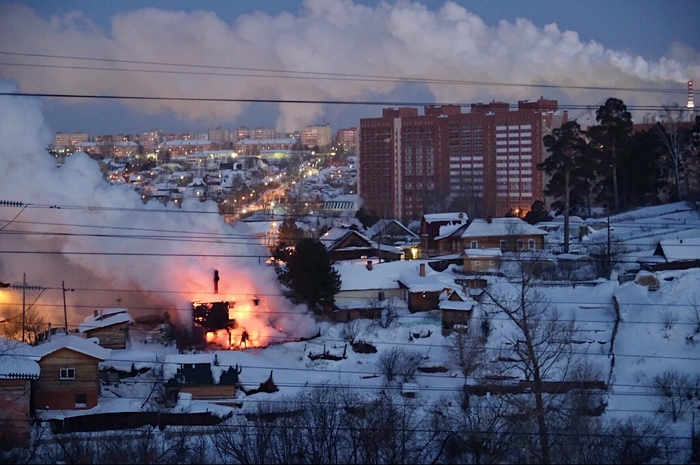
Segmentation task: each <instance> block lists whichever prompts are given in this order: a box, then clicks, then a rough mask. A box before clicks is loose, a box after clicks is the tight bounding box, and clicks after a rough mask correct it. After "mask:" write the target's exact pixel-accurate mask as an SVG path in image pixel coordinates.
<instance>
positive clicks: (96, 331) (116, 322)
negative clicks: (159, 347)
mask: <svg viewBox="0 0 700 465" xmlns="http://www.w3.org/2000/svg"><path fill="white" fill-rule="evenodd" d="M130 324H131V316H130V315H129V312H128V311H127V309H126V308H104V309H100V310H95V312H94V314H93V315H90V316H88V317H87V318H85V321H84V322H82V323H81V324H80V325H78V331H79V332H81V333H84V334H85V336H86V337H87V338H93V337H95V338H97V339H98V341H99V342H98V344H100V345H101V346H102V347H104V348H107V349H126V346H127V343H128V342H129V325H130Z"/></svg>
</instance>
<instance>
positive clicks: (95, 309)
mask: <svg viewBox="0 0 700 465" xmlns="http://www.w3.org/2000/svg"><path fill="white" fill-rule="evenodd" d="M95 318H97V309H95Z"/></svg>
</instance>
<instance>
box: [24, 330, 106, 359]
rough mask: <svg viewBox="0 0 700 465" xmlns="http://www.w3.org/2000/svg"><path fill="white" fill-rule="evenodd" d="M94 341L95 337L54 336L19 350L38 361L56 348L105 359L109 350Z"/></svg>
mask: <svg viewBox="0 0 700 465" xmlns="http://www.w3.org/2000/svg"><path fill="white" fill-rule="evenodd" d="M95 341H96V338H90V339H85V338H82V337H78V336H73V335H67V336H55V337H53V338H52V339H51V340H50V341H48V342H45V343H43V344H39V345H37V346H33V347H27V348H25V349H22V350H20V351H19V352H20V353H21V354H22V355H26V356H29V357H30V358H32V359H34V360H37V361H38V360H41V359H42V358H44V357H46V356H47V355H49V354H52V353H54V352H56V351H57V350H61V349H69V350H73V351H75V352H80V353H81V354H85V355H87V356H89V357H93V358H96V359H99V360H107V359H108V358H109V354H110V350H109V349H105V348H104V347H101V346H99V345H98V344H97V342H95Z"/></svg>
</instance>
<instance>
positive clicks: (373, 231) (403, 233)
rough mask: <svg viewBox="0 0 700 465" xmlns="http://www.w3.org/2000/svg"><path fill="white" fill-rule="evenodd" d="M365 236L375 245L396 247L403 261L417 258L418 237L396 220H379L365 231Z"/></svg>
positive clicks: (418, 248)
mask: <svg viewBox="0 0 700 465" xmlns="http://www.w3.org/2000/svg"><path fill="white" fill-rule="evenodd" d="M365 236H367V237H368V238H370V239H371V240H373V241H374V242H376V243H377V244H380V245H385V244H386V245H392V246H395V247H398V248H399V249H400V250H402V251H403V255H404V259H405V260H413V259H416V258H418V253H419V250H420V237H419V236H418V235H417V234H416V233H414V232H413V231H411V230H410V229H408V228H407V227H406V226H404V225H403V224H401V223H400V222H399V221H397V220H390V219H382V220H379V221H377V222H376V223H375V224H374V225H372V227H370V228H368V229H367V231H365Z"/></svg>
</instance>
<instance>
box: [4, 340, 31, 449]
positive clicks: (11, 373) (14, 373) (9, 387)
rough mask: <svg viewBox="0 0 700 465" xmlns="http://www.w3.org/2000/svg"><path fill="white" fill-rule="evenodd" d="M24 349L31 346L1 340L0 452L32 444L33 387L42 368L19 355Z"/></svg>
mask: <svg viewBox="0 0 700 465" xmlns="http://www.w3.org/2000/svg"><path fill="white" fill-rule="evenodd" d="M24 347H28V346H27V345H26V344H24V343H22V342H18V341H14V340H11V339H5V338H0V405H1V406H2V408H0V450H4V449H11V448H14V447H26V446H28V445H29V440H30V428H29V427H30V424H31V388H32V383H33V382H35V381H36V380H37V379H39V373H40V367H39V364H38V363H37V362H35V361H34V360H32V359H30V358H28V357H24V356H21V355H18V354H17V352H18V350H19V349H20V348H24Z"/></svg>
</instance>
